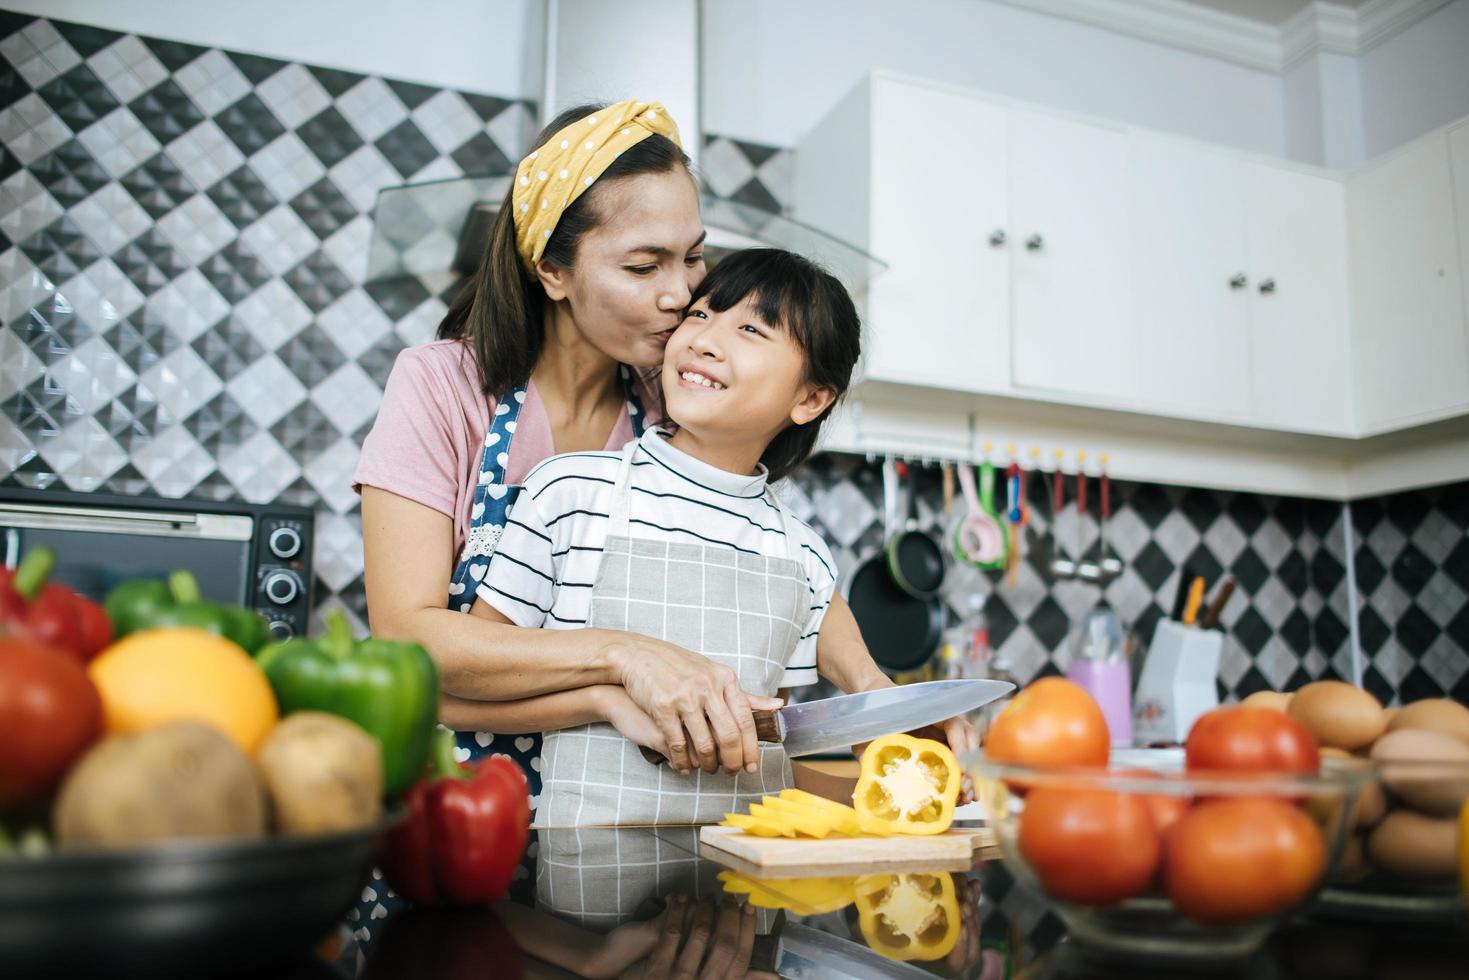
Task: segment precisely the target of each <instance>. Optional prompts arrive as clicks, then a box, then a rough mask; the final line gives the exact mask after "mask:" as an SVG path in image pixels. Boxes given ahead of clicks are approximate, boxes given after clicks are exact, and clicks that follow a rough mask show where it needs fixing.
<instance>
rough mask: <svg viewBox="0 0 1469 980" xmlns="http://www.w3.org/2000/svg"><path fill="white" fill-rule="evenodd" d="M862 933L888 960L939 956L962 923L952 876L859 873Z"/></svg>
mask: <svg viewBox="0 0 1469 980" xmlns="http://www.w3.org/2000/svg"><path fill="white" fill-rule="evenodd" d="M857 916H858V920H857V922H858V926H859V927H860V928H861V930H862V938H863V939H865V940H867V945H868V946H870V947H871V948H872V949H873V951H874V952H877V953H881V954H882V955H883V956H886V957H887V958H888V959H890V960H902V961H905V962H906V961H908V960H940V959H943V958H944V957H945V956H948V955H949V953H950V952H952V951H953V949H954V946H955V945H957V944H958V942H959V933H960V932H961V930H962V929H963V918H962V917H961V916H960V914H959V901H958V899H957V898H956V897H955V893H954V879H953V877H952V876H950V875H947V874H896V875H866V876H864V877H862V878H859V879H857Z"/></svg>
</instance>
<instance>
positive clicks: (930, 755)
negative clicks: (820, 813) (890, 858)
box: [852, 735, 962, 836]
mask: <svg viewBox="0 0 1469 980" xmlns="http://www.w3.org/2000/svg"><path fill="white" fill-rule="evenodd" d="M961 778H962V777H961V774H960V770H959V763H958V761H957V760H956V759H955V758H954V753H953V752H951V751H950V750H949V747H948V746H947V745H944V744H943V743H941V742H935V741H933V740H932V739H926V738H914V737H912V736H911V735H888V736H887V737H885V738H880V739H878V740H877V741H875V742H873V743H872V744H871V745H869V746H867V751H866V752H864V753H862V773H861V776H860V777H859V778H858V780H857V788H856V790H855V791H854V792H853V793H852V803H853V804H854V805H855V807H856V809H857V814H858V818H859V820H860V822H861V826H862V829H863V830H864V831H865V832H867V833H869V834H880V835H884V836H886V835H890V834H942V833H943V832H944V831H946V830H948V829H949V825H950V824H951V823H953V822H954V804H955V803H956V802H957V801H958V799H959V783H960V781H961Z"/></svg>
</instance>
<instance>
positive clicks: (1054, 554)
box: [1050, 461, 1076, 579]
mask: <svg viewBox="0 0 1469 980" xmlns="http://www.w3.org/2000/svg"><path fill="white" fill-rule="evenodd" d="M1051 479H1052V483H1051V529H1050V530H1051V535H1050V536H1051V564H1050V569H1051V577H1052V578H1055V579H1068V578H1075V577H1076V562H1075V561H1074V560H1073V559H1072V558H1071V556H1070V555H1068V554H1067V553H1066V552H1065V551H1063V550H1062V548H1061V535H1060V534H1059V533H1058V531H1057V527H1056V525H1058V524H1060V523H1061V512H1062V511H1063V510H1065V509H1066V474H1065V473H1063V472H1061V464H1060V462H1059V461H1058V462H1057V464H1056V472H1055V474H1053V476H1052V478H1051Z"/></svg>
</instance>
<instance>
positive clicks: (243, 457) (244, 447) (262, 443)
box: [219, 432, 301, 503]
mask: <svg viewBox="0 0 1469 980" xmlns="http://www.w3.org/2000/svg"><path fill="white" fill-rule="evenodd" d="M219 470H220V472H221V473H223V474H224V475H225V476H227V477H228V478H229V481H230V482H231V483H233V484H234V485H235V487H236V488H237V489H238V490H239V491H240V496H242V497H244V498H245V499H246V500H248V501H250V502H252V503H266V502H268V501H272V500H274V499H276V497H277V496H279V495H280V492H281V491H282V490H284V489H285V488H286V487H288V486H290V485H291V483H292V482H293V481H294V480H295V479H296V478H297V477H298V476H300V475H301V467H300V465H298V464H297V462H296V461H295V460H293V459H292V458H291V457H290V456H289V455H287V453H286V451H285V450H284V449H282V448H281V446H280V443H278V442H276V441H275V439H273V438H272V437H271V435H270V433H269V432H257V433H255V435H254V436H253V437H251V438H250V439H248V440H247V441H245V442H244V443H242V444H241V445H239V446H237V447H235V448H234V449H232V450H229V451H228V452H225V453H224V454H223V455H222V456H221V457H220V460H219Z"/></svg>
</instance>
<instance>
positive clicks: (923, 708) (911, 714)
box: [643, 680, 1015, 765]
mask: <svg viewBox="0 0 1469 980" xmlns="http://www.w3.org/2000/svg"><path fill="white" fill-rule="evenodd" d="M1013 690H1015V685H1014V684H1011V683H1010V682H1009V681H992V680H954V681H925V682H924V683H922V684H905V685H900V686H898V687H885V688H882V689H881V690H877V691H863V692H860V693H858V694H841V695H838V696H837V697H834V698H826V699H824V700H821V701H806V702H804V703H802V704H788V705H786V706H785V707H783V708H778V709H776V710H775V711H756V712H754V715H755V730H756V733H757V735H758V736H759V738H760V741H762V742H776V743H779V744H780V745H781V747H782V748H784V749H785V751H786V755H788V756H793V757H794V756H803V755H814V754H816V753H818V752H829V751H831V750H833V749H845V748H849V747H850V746H853V745H856V744H857V743H859V742H867V741H871V740H872V739H874V738H879V737H881V736H883V735H891V734H893V733H894V732H906V731H912V730H913V729H915V728H922V727H923V726H924V725H931V724H933V723H935V722H939V721H944V720H945V719H948V718H953V717H954V716H956V715H962V714H964V713H965V712H966V711H973V710H974V709H975V708H978V707H980V706H982V705H985V704H988V703H989V702H991V701H993V700H995V699H996V698H1000V697H1004V696H1005V695H1006V694H1009V693H1010V692H1011V691H1013ZM643 758H645V759H647V760H648V761H649V762H651V763H653V764H654V765H657V764H658V763H660V762H663V761H666V760H664V758H663V757H662V756H661V755H659V754H658V753H656V752H654V751H653V750H652V749H647V748H645V749H643Z"/></svg>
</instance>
